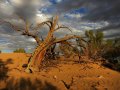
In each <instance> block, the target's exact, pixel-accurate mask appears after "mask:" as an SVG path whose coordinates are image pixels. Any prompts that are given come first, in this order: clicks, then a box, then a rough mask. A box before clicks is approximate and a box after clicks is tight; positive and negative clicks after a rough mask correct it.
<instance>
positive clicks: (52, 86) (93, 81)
mask: <svg viewBox="0 0 120 90" xmlns="http://www.w3.org/2000/svg"><path fill="white" fill-rule="evenodd" d="M29 56H30V55H26V54H20V53H18V54H0V63H2V64H1V66H0V90H7V89H8V90H120V73H119V72H116V71H113V70H110V69H108V68H105V67H103V66H100V65H98V64H93V63H88V64H75V63H73V64H70V63H69V64H63V63H60V64H58V65H57V67H50V68H47V69H44V70H42V71H41V72H37V73H32V74H28V73H25V72H23V71H20V70H18V69H17V68H20V67H21V65H22V64H23V63H26V62H27V59H28V57H29ZM21 70H23V69H21ZM3 78H4V79H3Z"/></svg>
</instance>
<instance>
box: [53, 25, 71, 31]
mask: <svg viewBox="0 0 120 90" xmlns="http://www.w3.org/2000/svg"><path fill="white" fill-rule="evenodd" d="M57 26H58V27H57V28H56V29H55V30H54V31H57V30H59V29H62V28H64V29H67V30H69V31H71V32H72V30H71V29H70V28H69V27H66V26H64V25H61V26H60V25H59V24H57Z"/></svg>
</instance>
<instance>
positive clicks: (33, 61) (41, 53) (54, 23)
mask: <svg viewBox="0 0 120 90" xmlns="http://www.w3.org/2000/svg"><path fill="white" fill-rule="evenodd" d="M1 23H6V24H8V25H10V26H11V27H12V29H14V30H16V31H20V32H22V35H25V36H30V37H33V38H34V39H35V40H36V42H37V47H36V49H35V50H34V52H33V53H32V55H31V57H30V58H29V62H28V65H27V68H26V70H25V71H26V72H30V71H32V72H35V71H38V70H39V68H40V66H41V62H42V60H43V59H44V58H45V55H46V53H47V50H48V49H49V48H50V47H51V46H52V45H54V44H56V43H61V42H63V41H66V40H69V39H73V38H81V37H80V36H76V35H66V36H64V37H63V38H59V39H57V38H56V37H55V36H54V32H56V31H58V30H60V29H62V28H65V29H68V30H70V29H69V28H68V27H66V26H63V25H61V26H60V25H58V16H56V17H55V18H53V19H52V20H48V21H45V22H42V23H40V24H37V26H36V27H35V28H33V29H32V31H34V32H30V25H29V22H27V21H25V27H24V28H22V30H21V28H18V27H17V26H15V25H13V24H12V23H10V22H6V21H2V22H1ZM43 25H47V26H48V27H49V32H48V34H47V36H46V37H45V39H44V40H41V39H40V38H39V36H38V35H37V34H35V33H37V30H38V29H40V28H41V27H42V26H43Z"/></svg>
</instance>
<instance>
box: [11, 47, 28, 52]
mask: <svg viewBox="0 0 120 90" xmlns="http://www.w3.org/2000/svg"><path fill="white" fill-rule="evenodd" d="M13 52H14V53H26V51H25V49H23V48H19V49H16V50H15V51H13Z"/></svg>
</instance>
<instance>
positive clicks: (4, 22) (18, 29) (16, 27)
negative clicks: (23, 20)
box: [0, 20, 24, 31]
mask: <svg viewBox="0 0 120 90" xmlns="http://www.w3.org/2000/svg"><path fill="white" fill-rule="evenodd" d="M0 24H8V25H10V27H11V28H12V29H13V30H15V31H21V30H24V29H20V28H18V26H15V25H13V24H12V23H10V22H7V21H4V20H2V21H0Z"/></svg>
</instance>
